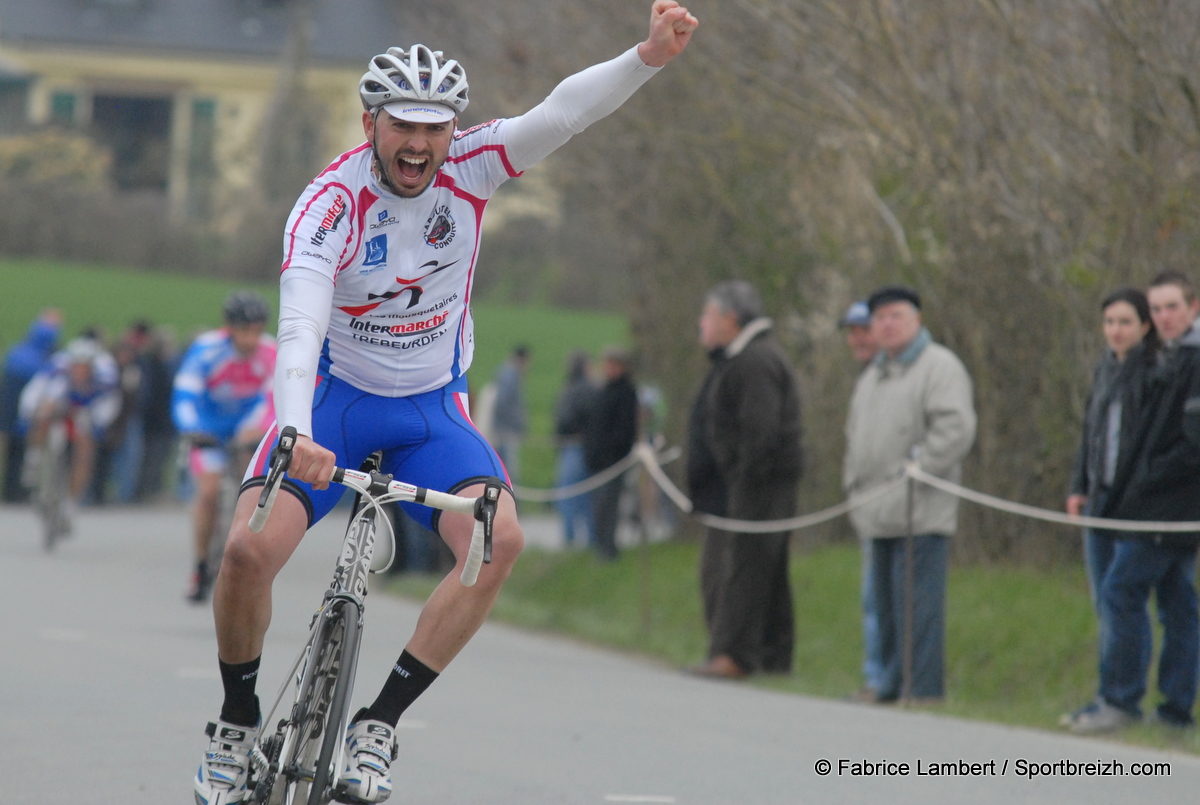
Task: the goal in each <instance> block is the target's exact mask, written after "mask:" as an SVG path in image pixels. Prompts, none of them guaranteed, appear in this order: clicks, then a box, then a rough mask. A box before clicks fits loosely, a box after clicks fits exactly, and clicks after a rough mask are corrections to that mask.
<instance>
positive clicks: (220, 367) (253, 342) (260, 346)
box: [171, 291, 275, 603]
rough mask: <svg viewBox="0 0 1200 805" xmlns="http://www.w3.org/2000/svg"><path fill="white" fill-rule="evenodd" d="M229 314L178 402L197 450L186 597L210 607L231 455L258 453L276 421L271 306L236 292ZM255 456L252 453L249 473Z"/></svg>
mask: <svg viewBox="0 0 1200 805" xmlns="http://www.w3.org/2000/svg"><path fill="white" fill-rule="evenodd" d="M222 313H223V315H224V319H225V326H224V327H222V328H221V329H218V330H212V331H209V332H207V333H203V334H201V335H200V336H198V337H197V338H196V340H195V341H193V342H192V345H191V346H190V347H189V348H188V350H187V352H186V353H185V354H184V356H183V360H182V361H181V363H180V365H179V371H178V372H176V374H175V382H174V389H173V392H172V395H171V416H172V418H173V419H174V421H175V427H176V428H177V429H178V430H179V432H180V434H182V435H183V438H184V439H185V440H186V441H187V442H189V443H190V445H191V447H190V455H189V456H188V464H189V468H190V469H191V473H192V478H193V480H194V482H195V485H196V492H195V497H194V499H193V514H192V520H193V538H192V546H193V551H194V557H195V570H194V571H193V573H192V583H191V587H190V589H189V591H188V593H187V597H188V599H189V600H191V601H193V602H196V603H200V602H203V601H205V600H207V598H208V593H209V588H210V586H211V583H212V573H211V572H210V568H209V567H208V556H209V545H210V543H211V542H212V539H213V528H214V526H215V524H216V519H217V503H218V495H219V492H220V484H221V477H222V475H224V474H225V473H226V472H227V471H228V467H227V466H226V465H227V463H228V462H229V460H230V454H231V452H233V453H236V451H231V450H230V449H229V448H230V446H231V444H233V445H237V444H247V445H251V446H253V445H257V444H258V442H259V440H260V439H262V437H263V434H264V433H266V429H267V427H268V426H269V425H270V423H271V421H272V417H270V416H269V415H268V414H269V410H268V409H269V405H268V397H269V391H270V385H271V378H272V377H273V376H274V374H275V339H273V338H271V337H270V336H269V335H267V334H266V333H264V332H263V330H264V329H265V327H266V322H267V303H266V302H265V301H263V299H262V297H261V296H259V295H258V294H255V293H252V292H249V291H237V292H234V293H232V294H230V295H229V297H228V298H227V299H226V300H225V304H224V305H223V310H222ZM251 449H252V447H251ZM239 455H241V454H239ZM249 456H250V451H249V450H247V451H246V452H245V453H244V455H243V457H242V459H241V461H242V464H243V467H244V466H245V464H246V463H248V460H249ZM240 472H241V470H239V474H240ZM214 569H215V568H214Z"/></svg>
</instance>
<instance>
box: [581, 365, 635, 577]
mask: <svg viewBox="0 0 1200 805" xmlns="http://www.w3.org/2000/svg"><path fill="white" fill-rule="evenodd" d="M602 368H603V372H604V377H605V383H604V385H603V386H602V387H601V388H600V389H599V390H598V391H597V392H596V395H595V398H594V402H593V404H592V409H591V413H590V415H589V416H588V418H587V428H586V430H585V432H584V439H583V455H584V461H585V463H586V464H587V469H588V474H589V475H595V474H596V473H598V472H600V471H602V470H605V469H608V468H609V467H611V466H612V465H613V464H616V463H617V462H618V461H620V460H621V459H623V458H625V456H627V455H629V451H630V450H632V449H633V445H634V442H636V441H637V422H638V396H637V388H636V387H635V386H634V384H633V380H632V379H631V378H630V376H629V355H628V354H627V353H626V352H625V351H624V350H623V349H620V348H617V347H610V348H608V349H606V350H605V351H604V356H603V362H602ZM624 481H625V476H624V473H622V474H621V475H618V476H617V477H616V478H613V479H612V480H610V481H609V482H608V483H606V484H604V485H603V486H600V487H598V488H597V489H595V490H594V491H593V492H592V524H593V528H595V537H596V553H597V554H598V555H599V556H600V558H602V559H605V560H610V561H611V560H613V559H616V558H617V553H618V551H617V519H618V514H619V512H620V504H621V490H622V489H623V487H624Z"/></svg>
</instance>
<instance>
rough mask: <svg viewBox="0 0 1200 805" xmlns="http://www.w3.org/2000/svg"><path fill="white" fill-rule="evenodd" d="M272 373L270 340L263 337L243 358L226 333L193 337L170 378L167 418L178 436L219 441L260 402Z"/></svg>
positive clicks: (221, 331)
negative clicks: (204, 436) (195, 435)
mask: <svg viewBox="0 0 1200 805" xmlns="http://www.w3.org/2000/svg"><path fill="white" fill-rule="evenodd" d="M274 373H275V340H274V339H273V338H271V336H269V335H266V334H265V333H264V334H263V336H262V337H261V338H260V339H259V342H258V346H257V347H256V348H255V350H254V352H253V353H252V354H251V355H249V356H243V355H241V354H239V353H238V351H237V349H236V348H234V345H233V341H232V339H231V338H230V336H229V331H228V330H226V329H220V330H212V331H210V332H207V333H204V334H203V335H201V336H199V337H198V338H197V339H196V340H195V341H194V342H192V345H191V347H189V348H188V351H187V353H186V354H184V356H183V361H182V363H180V365H179V371H178V372H176V374H175V387H174V392H173V394H172V396H171V416H172V418H173V419H174V420H175V427H176V428H178V429H179V430H180V431H181V432H182V433H205V434H209V435H212V436H216V437H219V438H222V439H227V438H229V437H231V436H233V435H234V432H235V431H236V430H237V427H238V424H239V423H240V422H241V421H242V420H243V419H244V418H245V417H246V416H247V415H248V414H249V413H250V412H251V411H252V410H253V409H254V408H255V406H257V405H259V404H260V403H261V402H262V401H263V399H264V398H265V395H266V392H267V390H268V389H269V387H270V383H271V378H272V377H273V376H274Z"/></svg>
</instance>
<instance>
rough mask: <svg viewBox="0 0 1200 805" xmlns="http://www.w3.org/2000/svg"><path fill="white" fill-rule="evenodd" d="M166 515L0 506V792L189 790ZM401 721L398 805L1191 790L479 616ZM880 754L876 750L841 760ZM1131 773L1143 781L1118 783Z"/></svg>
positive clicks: (195, 678) (301, 577)
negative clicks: (39, 516) (74, 520)
mask: <svg viewBox="0 0 1200 805" xmlns="http://www.w3.org/2000/svg"><path fill="white" fill-rule="evenodd" d="M338 519H340V518H331V520H338ZM187 527H188V526H187V517H186V513H185V512H184V511H183V510H181V509H179V510H177V509H161V510H155V511H145V510H107V511H99V512H97V511H88V510H85V511H84V513H83V514H82V516H81V518H80V523H79V525H78V531H77V534H76V536H75V537H73V538H72V539H71V540H70V541H68V542H66V543H64V544H62V545H61V546H60V547H59V549H58V550H57V551H56V552H55V553H54V554H53V555H47V554H45V553H44V552H43V551H42V549H41V547H40V542H39V540H38V538H37V536H36V534H37V531H36V523H35V521H34V518H33V515H32V514H31V513H30V512H29V511H28V510H25V509H12V508H0V569H2V570H3V576H2V578H3V583H2V584H0V611H3V612H4V613H5V614H4V617H3V620H2V622H0V637H2V638H3V643H2V645H3V646H4V648H2V649H0V658H2V659H0V805H77V804H79V803H88V804H89V805H104V804H105V803H146V804H147V805H163V804H164V803H181V804H182V803H190V802H191V801H192V799H191V790H190V788H191V776H192V775H193V774H194V773H195V769H196V764H197V762H198V759H199V756H200V754H201V752H202V751H203V748H204V745H205V741H206V739H205V736H204V735H203V733H202V730H203V727H204V724H205V723H206V722H207V721H208V720H209V719H211V718H213V717H214V716H215V714H216V711H217V709H218V707H219V702H220V682H219V679H218V676H217V673H216V660H215V653H216V651H215V643H214V639H213V636H212V625H211V616H210V613H209V612H208V610H207V608H204V607H194V606H191V605H188V604H187V603H185V602H184V601H183V598H182V593H183V589H184V586H185V581H186V578H185V577H186V573H187V565H188V560H187V548H186V543H187ZM337 528H338V524H337V523H336V522H330V523H329V526H328V527H327V528H326V527H318V530H316V531H314V533H313V534H310V535H309V537H308V538H307V539H306V540H305V543H304V544H303V545H302V546H301V549H300V551H299V552H298V553H297V556H296V558H295V560H293V562H292V563H291V564H290V565H289V566H288V568H287V569H286V570H285V571H284V573H283V575H281V577H280V578H279V580H278V582H277V584H276V595H275V623H274V626H273V627H272V629H271V632H270V633H269V635H268V644H267V649H266V656H265V659H264V664H263V670H262V675H261V679H262V683H261V684H260V693H264V694H265V693H273V692H274V691H275V689H276V688H277V686H278V685H279V684H280V682H281V681H282V676H283V674H284V673H285V670H284V667H283V666H284V664H285V662H286V661H287V660H288V659H290V657H291V656H292V655H293V654H294V652H295V651H296V650H297V649H298V647H299V645H300V643H301V641H302V639H303V634H304V631H305V627H306V625H307V622H308V615H309V613H310V611H311V610H312V608H313V607H314V606H315V605H316V603H317V601H318V600H319V598H320V595H321V592H322V590H323V589H324V587H325V585H326V583H327V581H328V574H329V572H330V569H331V567H332V562H333V560H334V558H335V554H336V551H337V544H338V535H337V533H336V531H337ZM416 615H417V608H416V607H414V606H413V605H412V604H409V603H406V602H403V601H398V600H394V599H390V598H387V597H386V596H382V595H378V596H375V597H373V598H371V599H369V600H368V610H367V634H366V641H365V644H364V648H363V658H362V661H361V665H360V668H361V673H360V682H361V684H360V687H359V693H358V695H356V697H355V699H356V703H357V702H358V701H359V700H363V699H367V698H369V697H370V696H372V695H373V694H374V692H375V690H376V688H377V686H378V685H379V684H380V683H381V682H382V680H383V677H384V675H385V674H386V672H387V670H388V669H389V668H390V666H391V663H392V661H393V660H394V659H395V658H396V656H397V655H398V654H399V650H400V648H401V646H402V645H403V642H404V641H405V639H406V637H407V635H408V634H409V633H410V631H411V629H412V626H413V624H414V622H415V619H416ZM401 726H402V727H406V728H405V729H403V730H401V732H400V758H399V760H398V761H397V763H396V766H395V780H396V790H397V793H396V794H395V795H394V796H393V798H392V801H393V802H396V803H400V804H403V805H425V804H428V805H433V804H434V803H437V805H447V804H450V805H456V804H458V803H462V804H463V805H468V804H470V803H478V805H510V804H511V805H518V804H519V805H574V804H575V803H578V804H579V805H592V804H599V803H613V802H640V803H679V805H799V804H800V803H819V804H821V805H824V804H825V803H860V802H861V803H868V802H887V803H889V805H903V804H904V803H913V805H917V804H918V803H920V804H921V805H927V804H928V803H967V802H969V803H973V805H987V804H990V803H997V804H999V803H1004V804H1005V805H1009V804H1010V803H1046V804H1047V805H1051V804H1053V805H1070V804H1071V803H1080V805H1083V803H1086V804H1087V805H1099V804H1100V803H1175V802H1195V801H1197V799H1198V798H1200V758H1196V757H1193V756H1188V755H1181V754H1176V753H1170V752H1158V751H1150V750H1144V749H1137V748H1130V747H1126V746H1122V745H1120V744H1118V743H1113V742H1109V741H1102V740H1094V739H1087V740H1085V739H1080V738H1075V737H1072V736H1069V735H1062V734H1057V733H1048V732H1037V731H1032V730H1020V729H1011V728H1005V727H995V726H990V725H985V724H979V723H974V722H965V721H958V720H954V719H947V718H941V717H935V716H932V715H929V714H927V713H919V712H903V711H897V710H891V709H878V708H870V707H865V706H858V705H852V704H844V703H840V702H830V701H822V700H816V699H808V698H803V697H799V696H787V695H782V694H777V693H771V692H767V691H762V690H758V689H755V688H753V687H750V686H747V685H741V684H733V683H722V682H709V681H706V680H699V679H693V678H689V677H686V676H684V675H682V674H680V673H679V672H678V671H676V670H674V669H671V668H665V667H661V666H657V665H654V664H652V663H647V662H645V661H642V660H638V659H634V658H629V657H625V656H621V655H618V654H613V653H609V652H604V651H599V650H596V649H592V648H588V647H585V646H581V645H578V644H576V643H573V642H571V641H568V640H562V639H556V638H552V637H546V636H541V635H534V634H528V633H525V632H521V631H519V630H514V629H510V628H506V627H502V626H500V625H496V624H488V625H486V626H485V627H484V628H483V630H481V632H480V633H479V635H478V636H477V637H476V639H475V640H474V641H473V642H472V643H471V644H470V645H469V646H468V647H467V649H466V650H465V651H464V653H463V654H462V655H461V656H460V657H459V659H458V660H457V661H456V662H455V663H454V665H452V666H451V667H450V668H449V669H448V670H447V672H446V673H445V674H444V675H443V676H442V678H441V679H439V680H438V682H437V683H436V684H435V685H434V686H433V688H431V689H430V691H429V692H428V693H427V694H426V695H425V696H424V697H423V698H422V699H421V700H419V701H418V702H417V704H416V705H415V706H414V707H413V708H412V709H411V710H410V711H409V713H408V714H406V716H405V718H404V719H403V720H402V722H401ZM826 760H827V761H829V762H830V764H831V769H832V770H831V773H829V774H827V775H824V776H822V775H820V774H818V772H817V769H818V767H820V766H821V765H822V761H826ZM884 761H886V762H887V763H890V764H893V765H891V766H890V767H888V766H880V765H873V766H872V769H871V770H872V772H873V773H872V774H870V775H866V774H863V773H862V772H865V771H866V768H865V767H864V766H863V765H862V764H863V763H864V762H870V763H871V764H880V763H882V762H884ZM960 761H962V762H964V763H965V764H966V765H964V766H959V765H958V763H959V762H960ZM1067 761H1069V762H1073V763H1076V764H1083V763H1101V764H1110V765H1105V766H1101V767H1099V768H1097V769H1095V770H1094V771H1095V772H1104V771H1108V772H1117V771H1120V772H1122V773H1123V776H1100V775H1099V774H1097V773H1089V770H1087V769H1072V768H1071V767H1070V766H1068V765H1066V762H1067ZM918 763H920V764H921V767H920V769H918V767H917V764H918ZM1147 763H1149V764H1159V765H1157V766H1154V765H1152V766H1151V767H1149V768H1148V769H1145V768H1143V766H1142V765H1141V764H1147ZM854 764H858V765H857V766H855V765H854ZM897 764H907V767H902V766H900V765H897ZM944 764H952V765H951V766H950V767H946V766H945V765H944ZM970 764H977V765H976V767H975V768H974V769H972V768H971V766H970ZM931 767H933V768H935V769H938V770H942V771H952V772H956V773H954V774H949V775H931V774H929V771H930V770H931ZM1032 769H1036V770H1037V771H1039V772H1041V774H1039V776H1036V777H1032V778H1031V777H1030V776H1029V773H1030V771H1031V770H1032ZM1146 770H1148V771H1152V772H1156V774H1155V776H1135V775H1134V772H1135V771H1146ZM855 771H858V772H860V773H859V774H857V775H856V774H854V772H855ZM1054 771H1057V772H1058V773H1057V774H1051V773H1052V772H1054ZM918 772H921V773H918ZM1070 772H1073V773H1070Z"/></svg>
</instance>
